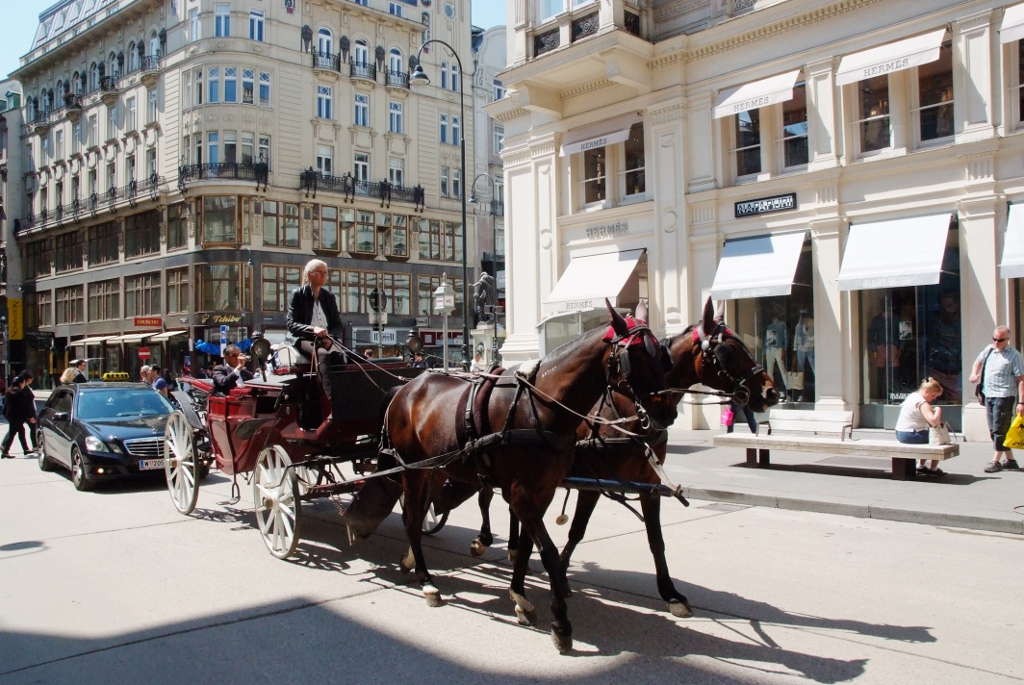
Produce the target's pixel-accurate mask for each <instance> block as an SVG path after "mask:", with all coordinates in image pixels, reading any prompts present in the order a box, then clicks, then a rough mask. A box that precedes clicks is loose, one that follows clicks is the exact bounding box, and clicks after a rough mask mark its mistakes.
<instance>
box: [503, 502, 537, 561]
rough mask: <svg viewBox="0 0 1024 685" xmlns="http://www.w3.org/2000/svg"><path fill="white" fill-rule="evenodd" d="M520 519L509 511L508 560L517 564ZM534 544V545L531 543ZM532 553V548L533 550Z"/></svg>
mask: <svg viewBox="0 0 1024 685" xmlns="http://www.w3.org/2000/svg"><path fill="white" fill-rule="evenodd" d="M519 544H520V543H519V517H517V516H516V513H515V512H514V511H512V510H511V509H509V511H508V560H509V561H511V562H515V561H516V559H517V558H518V554H519ZM531 544H532V543H531ZM531 551H532V548H531Z"/></svg>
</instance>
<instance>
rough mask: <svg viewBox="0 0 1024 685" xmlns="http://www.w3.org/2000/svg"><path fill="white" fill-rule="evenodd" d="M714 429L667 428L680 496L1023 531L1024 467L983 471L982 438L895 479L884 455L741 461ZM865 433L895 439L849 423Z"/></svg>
mask: <svg viewBox="0 0 1024 685" xmlns="http://www.w3.org/2000/svg"><path fill="white" fill-rule="evenodd" d="M741 429H743V430H746V428H745V427H741ZM716 433H718V431H715V430H686V429H683V428H679V427H673V428H671V429H669V440H668V457H667V459H666V467H667V470H668V473H669V475H670V476H671V477H672V478H673V479H675V480H676V482H677V483H679V484H681V485H683V486H684V490H685V494H686V496H687V497H692V498H693V499H700V500H716V501H723V502H735V503H739V504H748V505H753V506H763V507H777V508H780V509H796V510H801V511H814V512H822V513H829V514H843V515H847V516H859V517H864V518H875V519H885V520H890V521H909V522H915V523H925V524H930V525H937V526H953V527H958V528H972V529H975V530H989V531H998V532H1002V533H1016V534H1019V535H1024V470H1021V471H1000V472H999V473H985V470H984V469H985V466H986V465H987V464H988V463H989V462H990V461H991V458H992V444H991V443H989V442H984V443H982V442H968V443H960V456H958V457H954V458H953V459H948V460H946V461H944V462H941V464H940V466H941V468H942V470H943V471H945V472H946V475H945V476H944V477H942V478H938V479H936V478H928V477H922V478H919V479H918V480H916V481H896V480H892V479H891V478H890V472H889V463H888V462H882V461H880V460H878V459H857V458H856V457H852V456H849V455H847V456H835V455H829V454H821V455H815V454H807V453H794V452H782V451H775V450H772V456H771V459H772V466H771V468H768V469H761V468H756V467H748V466H746V454H745V451H744V450H743V449H739V448H725V447H714V445H713V443H712V440H713V438H714V436H715V434H716ZM866 434H870V436H871V438H872V439H885V438H888V437H891V438H892V440H893V441H894V442H895V436H894V435H893V433H892V431H874V430H871V431H868V430H865V429H855V430H854V436H855V437H865V435H866ZM1014 507H1020V508H1019V509H1018V510H1017V511H1015V510H1014Z"/></svg>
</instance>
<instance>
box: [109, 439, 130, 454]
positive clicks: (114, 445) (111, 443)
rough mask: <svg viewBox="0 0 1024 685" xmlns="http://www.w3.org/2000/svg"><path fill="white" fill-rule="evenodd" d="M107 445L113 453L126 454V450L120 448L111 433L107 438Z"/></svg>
mask: <svg viewBox="0 0 1024 685" xmlns="http://www.w3.org/2000/svg"><path fill="white" fill-rule="evenodd" d="M107 447H108V448H109V449H110V451H111V452H113V453H114V454H126V452H125V451H124V450H123V449H121V446H120V445H119V444H117V440H116V439H115V438H114V436H113V435H111V436H110V437H109V438H107Z"/></svg>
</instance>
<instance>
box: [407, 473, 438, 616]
mask: <svg viewBox="0 0 1024 685" xmlns="http://www.w3.org/2000/svg"><path fill="white" fill-rule="evenodd" d="M432 477H433V474H432V473H431V472H416V471H411V472H406V473H405V474H404V476H403V483H404V486H405V509H404V511H403V512H402V519H403V521H404V522H405V535H406V537H407V538H408V539H409V551H408V553H406V555H405V556H404V557H403V558H402V561H401V564H402V570H403V571H409V570H411V569H412V568H414V567H415V569H416V575H417V576H418V577H419V579H420V587H421V589H422V591H423V598H424V599H425V600H426V602H427V606H432V607H438V606H441V604H442V601H441V593H440V591H439V590H438V589H437V587H436V586H435V585H434V580H433V578H431V577H430V571H429V569H427V562H426V559H425V557H424V556H423V544H422V539H423V519H424V518H425V517H426V514H427V505H428V503H429V502H430V490H431V487H430V486H431V480H432Z"/></svg>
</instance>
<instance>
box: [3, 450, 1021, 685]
mask: <svg viewBox="0 0 1024 685" xmlns="http://www.w3.org/2000/svg"><path fill="white" fill-rule="evenodd" d="M0 493H2V496H0V520H2V521H3V525H2V528H0V630H2V633H0V683H4V684H6V683H39V682H46V683H76V684H86V683H111V682H114V683H121V682H151V683H186V682H187V683H213V682H217V683H234V682H247V683H248V682H303V681H306V682H309V681H321V680H324V679H325V678H326V679H328V680H330V681H335V682H389V683H394V682H401V681H400V680H399V679H403V678H404V679H405V680H411V681H413V682H441V681H454V682H481V683H482V682H493V681H494V680H495V679H496V678H500V679H501V681H503V682H513V683H519V682H531V683H536V682H554V681H560V682H564V681H570V680H580V681H582V680H586V681H587V682H609V683H610V682H616V683H621V682H658V683H665V682H693V683H793V682H800V681H803V682H806V681H813V682H823V683H839V682H852V683H896V682H899V683H967V682H969V683H972V684H973V683H1014V682H1020V681H1022V680H1024V664H1022V661H1021V659H1020V650H1021V643H1020V636H1021V635H1022V634H1024V631H1022V630H1021V628H1022V626H1021V622H1022V617H1021V612H1020V607H1021V606H1024V590H1022V589H1021V588H1022V587H1024V586H1022V584H1021V583H1020V582H1019V570H1020V569H1021V568H1022V566H1024V538H1022V536H1019V535H1009V534H1002V533H993V532H980V531H969V530H964V529H953V528H949V529H944V528H939V527H931V526H924V525H917V524H911V523H899V522H891V521H878V520H871V519H859V518H853V517H845V516H833V515H826V514H812V513H807V512H799V511H791V510H784V509H772V508H759V507H745V506H741V505H735V504H723V503H711V502H702V501H695V502H693V506H692V507H690V508H689V509H683V508H682V507H681V506H678V505H669V504H666V511H665V519H666V520H665V534H666V539H667V542H668V545H669V549H670V552H669V563H670V566H671V568H672V570H673V572H674V577H675V578H677V579H679V580H678V581H677V583H678V586H679V588H680V589H681V590H682V591H683V592H684V593H686V594H687V595H688V596H689V597H690V599H691V601H692V602H693V604H694V605H695V607H696V610H697V615H696V616H695V617H694V618H691V619H677V618H674V617H672V616H671V615H670V614H668V613H667V612H666V611H664V606H663V603H662V602H661V601H660V599H658V598H657V594H656V592H655V590H654V584H653V575H652V573H651V563H650V558H649V555H648V552H647V548H646V542H645V538H644V535H643V532H642V527H641V526H640V524H639V523H638V521H637V520H636V519H635V518H633V516H632V515H631V514H629V513H628V512H626V511H625V510H623V509H621V508H620V507H618V506H616V505H613V504H611V503H602V505H601V506H600V507H599V509H598V511H597V513H596V514H595V519H594V522H593V524H592V528H591V535H590V538H589V540H588V541H587V542H585V543H584V544H583V545H581V547H580V548H579V550H578V552H577V555H576V558H575V563H574V565H573V568H572V572H571V580H572V583H573V586H574V588H575V591H576V593H575V595H574V597H573V598H572V599H571V600H570V611H571V616H572V619H573V621H574V626H575V637H576V644H575V651H574V652H573V654H572V655H569V656H559V655H558V654H557V653H556V652H555V650H554V649H553V647H552V645H551V642H550V639H549V637H548V635H547V631H546V630H545V629H543V628H524V627H521V626H518V625H516V623H515V620H514V618H512V617H511V614H512V612H511V603H510V601H509V600H508V598H507V594H506V585H507V580H508V575H509V567H508V565H507V563H506V562H505V561H504V550H503V549H501V548H499V547H495V548H493V549H492V550H490V551H489V552H488V553H487V555H486V556H485V557H484V558H483V559H482V560H480V559H474V558H471V557H469V556H468V554H467V553H466V550H467V547H468V543H469V541H470V540H471V539H472V537H473V535H474V531H473V528H474V527H475V526H476V525H477V520H478V517H477V515H476V513H475V512H474V511H472V509H471V508H469V509H466V510H465V511H459V512H456V514H455V515H454V516H453V520H452V521H451V522H450V523H449V525H448V526H447V527H446V528H445V529H444V530H443V531H442V532H441V533H440V534H439V535H438V536H437V537H435V538H433V539H432V540H431V542H430V547H429V549H428V551H427V553H428V558H429V559H430V560H431V562H432V563H433V564H434V566H435V568H436V569H437V576H438V577H437V584H438V585H439V587H440V588H441V590H442V592H443V593H445V598H446V605H445V606H444V607H441V608H428V607H427V606H426V605H425V603H424V602H423V600H422V598H421V597H420V595H419V593H418V592H417V591H416V590H415V588H414V587H411V586H410V584H409V583H410V579H409V578H408V577H407V576H403V575H402V574H401V573H399V572H398V571H397V566H396V563H395V562H396V560H397V559H398V557H399V556H400V554H401V552H402V551H403V549H404V544H403V542H402V533H401V530H400V528H399V525H398V521H397V517H394V516H393V517H392V518H391V519H389V520H388V521H386V522H385V524H384V525H383V526H382V528H381V530H380V533H379V534H378V535H376V536H375V537H374V538H373V539H372V540H370V541H366V542H362V543H360V544H359V545H358V546H356V547H354V548H353V547H350V546H349V545H348V544H347V542H346V540H345V536H344V534H343V532H342V531H341V530H340V529H339V527H338V526H337V525H336V524H334V521H335V520H336V519H335V510H334V507H333V505H332V504H331V503H330V502H321V503H318V504H317V505H316V506H315V507H314V508H312V509H311V510H310V512H309V513H310V514H311V516H310V517H307V518H305V520H304V522H305V524H306V525H305V529H304V531H303V536H304V540H305V542H304V543H303V545H302V546H301V547H300V550H301V555H300V557H299V558H298V559H297V560H296V561H294V562H291V563H289V562H282V561H278V560H276V559H273V558H272V557H270V556H269V554H267V553H266V551H265V549H264V548H263V544H262V542H261V541H260V540H259V538H258V536H257V533H256V532H255V531H254V530H253V527H252V526H253V519H252V516H251V515H250V514H249V513H248V512H246V511H245V508H244V504H245V503H246V502H247V501H248V498H249V495H248V491H246V492H245V499H243V501H242V504H238V505H230V504H226V503H225V502H226V500H227V499H228V494H229V481H228V480H227V479H226V478H223V477H221V476H219V475H218V474H214V475H213V476H211V478H210V482H209V483H208V484H207V485H205V486H204V489H203V491H202V493H201V496H200V501H199V509H198V511H197V515H196V516H194V517H191V518H186V517H182V516H179V515H177V514H176V513H175V512H174V511H173V509H172V507H171V504H170V502H169V500H168V498H167V495H166V493H165V492H164V490H163V489H162V487H161V486H160V485H159V484H149V485H146V484H142V485H139V484H136V485H126V486H121V487H114V488H105V489H103V490H101V491H99V492H96V493H88V494H85V493H77V492H75V491H74V490H73V489H72V487H71V485H70V483H69V482H68V480H67V478H66V477H65V476H62V475H60V474H53V473H42V472H40V471H38V469H37V468H36V466H35V464H34V462H33V461H31V460H28V459H17V460H5V461H3V462H0ZM494 513H495V515H496V519H497V526H498V530H501V529H503V528H502V527H503V526H504V525H505V524H504V521H505V518H506V517H505V516H504V515H502V514H501V513H500V512H499V511H498V507H495V512H494ZM554 530H555V534H556V536H557V537H558V538H559V539H561V538H562V536H564V534H565V530H566V529H565V528H564V527H559V528H554ZM531 580H532V583H531V585H532V587H533V589H532V591H531V595H532V597H533V598H534V600H535V601H536V602H537V603H538V608H539V610H540V614H541V619H542V621H543V622H544V624H546V622H547V618H546V616H547V614H548V612H547V607H546V604H547V598H546V584H545V583H544V582H543V579H542V578H540V577H533V578H532V579H531Z"/></svg>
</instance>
